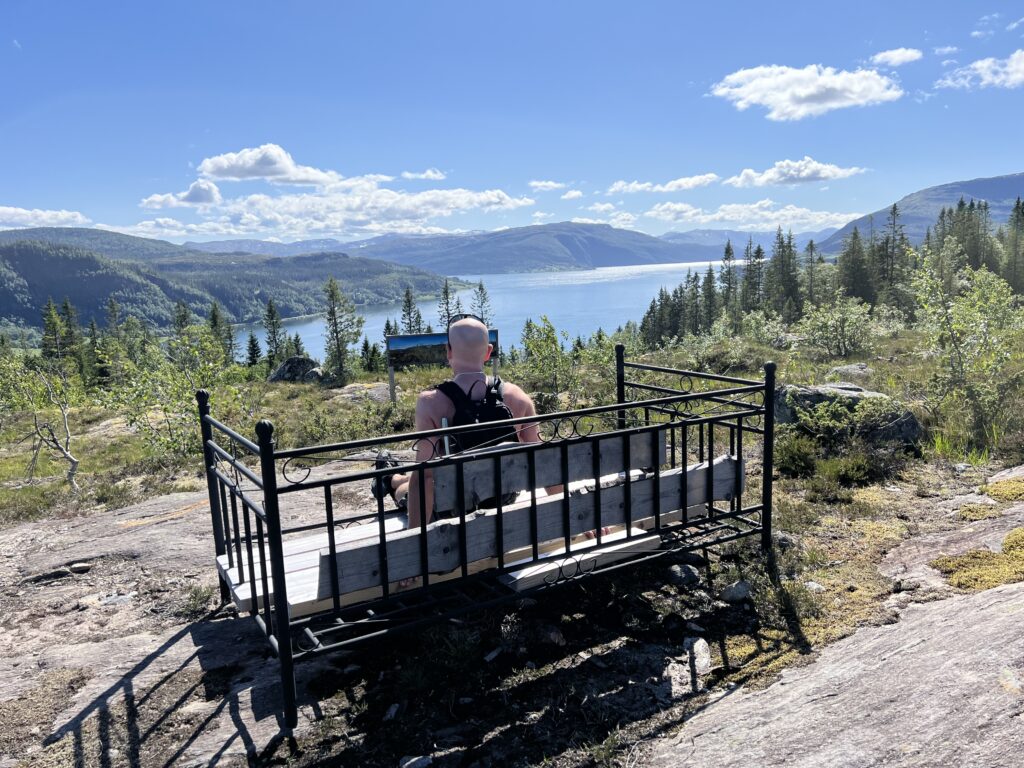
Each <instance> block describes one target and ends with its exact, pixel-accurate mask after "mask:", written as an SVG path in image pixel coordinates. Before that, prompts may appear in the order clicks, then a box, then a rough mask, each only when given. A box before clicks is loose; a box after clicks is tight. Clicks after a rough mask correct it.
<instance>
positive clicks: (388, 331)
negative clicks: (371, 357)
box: [384, 317, 396, 344]
mask: <svg viewBox="0 0 1024 768" xmlns="http://www.w3.org/2000/svg"><path fill="white" fill-rule="evenodd" d="M395 332H396V331H395V326H394V325H392V324H391V318H390V317H388V318H385V319H384V343H385V344H387V343H388V336H394V335H395Z"/></svg>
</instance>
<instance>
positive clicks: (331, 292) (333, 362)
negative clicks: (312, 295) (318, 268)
mask: <svg viewBox="0 0 1024 768" xmlns="http://www.w3.org/2000/svg"><path fill="white" fill-rule="evenodd" d="M324 295H325V297H326V298H327V316H326V329H325V330H326V342H327V348H326V350H325V351H326V357H327V359H326V360H325V361H324V364H325V365H326V367H327V370H328V371H330V372H331V373H333V374H334V375H335V376H337V378H338V379H339V380H340V381H341V383H343V384H344V383H345V382H346V381H347V380H348V377H349V374H350V371H349V364H348V348H349V347H350V346H352V345H353V344H355V343H356V342H357V341H359V335H360V334H361V333H362V331H363V318H362V317H360V316H359V315H357V314H356V306H355V304H353V303H352V300H351V299H350V298H348V297H347V296H345V295H344V294H343V293H342V292H341V288H340V287H339V286H338V281H337V280H335V279H334V278H333V277H330V278H328V279H327V284H326V285H325V286H324Z"/></svg>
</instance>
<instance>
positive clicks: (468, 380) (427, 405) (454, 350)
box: [373, 316, 562, 528]
mask: <svg viewBox="0 0 1024 768" xmlns="http://www.w3.org/2000/svg"><path fill="white" fill-rule="evenodd" d="M457 318H458V319H456V320H455V321H454V322H453V323H452V324H451V325H450V326H449V327H448V365H450V366H451V369H452V377H451V380H450V382H451V383H446V384H443V385H440V386H438V387H436V388H433V389H428V390H425V391H423V392H421V393H420V394H419V397H418V398H417V399H416V419H415V428H416V431H417V432H425V431H428V430H432V429H440V428H441V427H443V426H445V425H447V426H454V425H455V423H454V421H453V419H454V418H455V416H456V410H457V405H456V402H455V400H453V399H452V396H454V397H455V399H459V397H458V394H459V392H461V393H462V394H463V395H465V396H466V397H467V398H468V399H469V400H470V401H472V402H475V403H479V402H480V401H481V400H483V399H484V398H485V396H487V395H488V392H489V390H491V389H492V387H491V384H492V382H490V381H489V380H488V378H487V374H486V373H484V365H485V363H487V361H488V360H489V359H490V357H491V353H492V352H493V351H494V347H493V345H492V344H491V343H490V339H489V336H488V331H487V326H486V325H484V324H483V323H482V322H481V321H480V320H479V319H478V318H476V317H473V316H462V317H459V316H457ZM453 385H454V386H456V387H457V388H458V389H457V390H456V391H452V389H451V387H452V386H453ZM445 389H448V391H449V392H450V393H451V396H449V394H446V393H445V391H444V390H445ZM500 402H501V403H503V404H504V406H505V407H506V408H507V410H508V412H509V415H510V416H511V418H521V417H524V416H534V415H536V413H537V410H536V408H535V407H534V405H533V400H531V399H530V396H529V395H527V394H526V393H525V392H524V391H523V390H522V389H521V388H519V387H517V386H516V385H515V384H509V383H507V382H502V383H501V387H500ZM499 429H500V428H499ZM516 438H518V440H519V442H521V443H536V442H540V431H539V429H538V427H537V424H536V423H526V424H518V425H509V426H508V428H507V439H508V440H514V439H516ZM452 441H455V442H456V445H455V446H452V445H451V443H452ZM457 442H458V436H457V435H453V436H451V437H450V438H449V439H448V443H449V444H448V447H447V448H446V446H445V444H444V440H440V439H439V440H436V441H435V440H420V441H419V442H418V443H417V445H416V446H415V448H416V461H417V462H421V461H427V460H428V459H431V458H435V457H437V456H441V455H444V454H446V453H449V452H454V450H456V449H458V448H460V446H458V445H457ZM449 449H450V450H449ZM385 461H387V459H385ZM381 466H388V464H387V463H385V464H382V465H381ZM423 481H424V482H423V491H424V494H423V496H424V498H423V499H422V501H421V499H420V483H419V478H418V473H417V472H410V473H408V474H401V475H391V476H385V477H384V478H383V481H382V482H381V483H379V484H376V483H375V484H374V488H373V490H374V495H375V496H378V497H379V496H381V495H382V493H383V492H388V493H390V495H391V496H392V498H394V499H395V502H396V503H397V504H398V505H399V507H401V506H403V505H402V502H403V501H405V502H406V504H405V506H406V507H407V509H408V512H409V527H410V528H417V527H419V525H420V512H421V510H425V511H426V518H427V522H428V523H429V522H430V520H431V517H432V515H433V509H434V485H433V479H432V478H431V473H430V470H427V471H426V472H425V476H424V478H423ZM381 489H383V491H382V490H381ZM546 490H547V492H548V493H560V492H561V490H562V486H560V485H559V486H554V487H552V488H548V489H546Z"/></svg>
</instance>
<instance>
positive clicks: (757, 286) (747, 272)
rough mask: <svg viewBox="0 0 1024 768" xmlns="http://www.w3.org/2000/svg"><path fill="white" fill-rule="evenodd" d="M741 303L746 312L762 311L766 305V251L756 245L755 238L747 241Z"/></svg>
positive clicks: (744, 251)
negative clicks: (763, 305) (764, 304)
mask: <svg viewBox="0 0 1024 768" xmlns="http://www.w3.org/2000/svg"><path fill="white" fill-rule="evenodd" d="M740 302H741V305H742V307H743V311H744V312H753V311H754V310H755V309H761V307H762V304H763V303H764V249H763V248H762V247H761V246H760V245H757V246H755V245H754V238H753V237H751V238H749V239H748V240H747V247H746V248H744V249H743V283H742V288H741V297H740Z"/></svg>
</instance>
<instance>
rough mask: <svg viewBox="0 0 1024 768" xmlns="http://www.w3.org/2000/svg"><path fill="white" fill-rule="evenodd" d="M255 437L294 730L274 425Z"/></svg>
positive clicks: (288, 721)
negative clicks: (258, 449) (257, 446)
mask: <svg viewBox="0 0 1024 768" xmlns="http://www.w3.org/2000/svg"><path fill="white" fill-rule="evenodd" d="M256 437H257V442H258V443H259V446H260V470H261V476H262V477H261V479H262V480H263V511H264V512H265V513H266V515H267V544H268V546H269V549H270V573H271V575H272V576H273V579H274V620H273V630H274V631H273V634H274V637H275V638H276V639H277V658H278V661H280V662H281V695H282V696H283V697H284V722H285V727H286V728H294V727H295V726H296V725H298V724H299V712H298V707H297V705H296V695H295V662H294V660H293V659H292V633H291V621H290V620H289V616H288V590H287V584H286V582H285V567H284V551H283V549H282V541H281V512H280V509H279V507H278V503H277V501H278V500H277V464H276V462H275V461H274V425H273V424H271V423H270V422H269V421H267V420H266V419H263V420H261V421H259V422H257V424H256Z"/></svg>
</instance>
